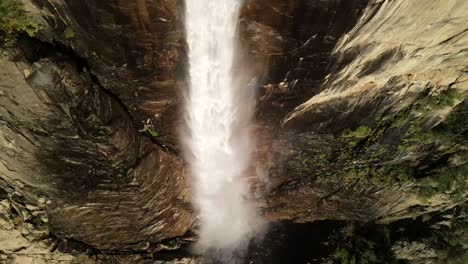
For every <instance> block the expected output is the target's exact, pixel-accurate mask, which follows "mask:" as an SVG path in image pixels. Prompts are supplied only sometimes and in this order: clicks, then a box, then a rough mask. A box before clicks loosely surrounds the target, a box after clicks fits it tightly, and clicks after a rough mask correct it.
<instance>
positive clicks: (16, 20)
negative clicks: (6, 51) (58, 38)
mask: <svg viewBox="0 0 468 264" xmlns="http://www.w3.org/2000/svg"><path fill="white" fill-rule="evenodd" d="M39 29H40V25H39V24H37V23H36V22H34V21H33V20H32V19H31V18H30V17H29V16H28V14H27V12H26V11H25V10H24V7H23V4H22V3H21V2H20V1H18V0H1V1H0V45H1V46H10V45H12V44H13V43H14V42H15V41H16V39H17V37H18V36H19V35H20V34H22V33H26V34H28V35H29V36H31V37H32V36H34V35H35V34H36V33H37V32H38V31H39Z"/></svg>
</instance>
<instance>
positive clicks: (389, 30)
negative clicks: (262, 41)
mask: <svg viewBox="0 0 468 264" xmlns="http://www.w3.org/2000/svg"><path fill="white" fill-rule="evenodd" d="M421 10H427V12H426V11H424V12H421ZM467 12H468V6H467V5H466V3H465V1H449V2H444V3H436V2H430V3H429V2H427V3H424V4H422V3H420V2H419V1H371V2H369V4H368V6H367V8H366V9H365V11H364V13H363V15H362V16H361V18H360V19H359V21H358V22H357V24H356V26H355V27H354V28H353V29H352V30H351V31H350V32H348V33H347V34H346V35H345V36H343V37H342V38H341V39H340V41H339V42H338V44H337V46H336V47H335V48H334V50H333V53H332V56H333V57H334V58H335V59H334V62H333V63H332V64H330V67H329V68H328V72H329V73H328V74H327V76H326V78H325V79H324V80H323V83H322V84H321V86H320V92H319V93H318V94H317V95H315V96H313V97H312V98H310V99H309V100H308V101H307V102H305V103H303V104H302V105H300V106H298V107H297V108H296V109H294V110H293V111H291V112H290V113H289V114H288V115H287V116H286V118H285V119H284V122H283V128H284V129H283V132H281V133H279V134H278V135H277V136H276V139H273V141H274V142H282V143H280V146H281V147H279V148H278V147H276V148H274V147H273V148H270V150H273V151H274V152H275V153H276V159H277V160H279V161H281V162H273V164H280V165H274V166H273V167H272V169H271V177H272V182H273V185H274V186H276V187H274V190H273V191H272V192H271V193H270V194H269V195H268V196H267V197H266V205H265V210H266V212H267V215H269V216H270V217H272V218H280V219H287V218H289V217H292V218H293V219H295V221H299V222H302V221H312V220H314V219H342V220H343V219H355V220H360V221H382V222H388V221H394V220H396V219H401V218H408V217H413V216H414V215H415V214H416V215H418V214H424V213H427V212H430V211H435V210H441V209H444V208H451V207H453V206H455V205H457V204H460V203H464V202H466V199H467V198H466V197H467V192H466V190H467V185H466V184H467V178H466V177H467V173H466V163H467V155H466V143H467V142H466V131H467V129H468V125H467V123H466V121H464V120H466V113H467V108H466V106H467V103H466V93H467V88H468V86H467V85H466V79H467V75H466V47H467V45H468V36H467V35H466V30H465V29H464V28H463V26H462V25H465V24H466V22H467V19H466V17H467V16H466V15H467ZM447 17H449V18H448V19H447ZM302 76H304V75H302ZM279 85H281V84H279ZM309 87H311V88H312V86H309ZM274 142H273V143H271V145H272V146H274V145H275V144H278V143H274Z"/></svg>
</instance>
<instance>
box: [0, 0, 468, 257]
mask: <svg viewBox="0 0 468 264" xmlns="http://www.w3.org/2000/svg"><path fill="white" fill-rule="evenodd" d="M22 2H23V3H24V4H25V8H26V10H27V11H29V12H30V14H31V16H32V17H33V18H34V19H35V20H36V21H37V22H38V23H40V24H41V25H42V29H41V30H40V31H39V33H38V34H37V35H36V36H35V37H34V38H27V37H22V38H21V40H20V41H19V42H18V43H17V44H16V45H15V46H14V47H12V48H8V49H5V48H2V49H1V50H0V52H1V55H0V65H1V67H0V263H199V262H200V261H201V260H200V259H199V258H197V257H195V256H192V255H191V253H190V251H187V244H190V243H191V242H193V241H194V240H195V239H196V235H194V234H192V233H191V232H190V231H189V230H191V229H193V228H194V226H195V225H194V224H195V222H196V217H195V215H194V212H193V210H192V208H191V206H190V193H189V191H188V188H187V187H188V186H187V181H186V179H185V173H184V170H183V166H182V161H181V160H180V158H179V157H178V156H177V153H178V143H177V128H178V126H179V124H180V120H179V118H180V115H179V113H178V111H179V110H178V107H179V104H180V102H181V98H182V95H181V92H182V91H183V90H184V87H185V86H186V80H185V78H186V77H185V75H186V67H187V65H186V53H187V48H186V44H185V40H184V32H183V25H182V23H183V8H184V7H183V1H179V0H165V1H149V0H139V1H98V2H96V1H75V0H50V1H49V0H48V1H44V0H23V1H22ZM467 17H468V5H467V2H466V1H463V0H450V1H443V2H441V1H418V0H405V1H403V0H394V1H390V0H383V1H379V0H370V1H362V0H353V1H341V0H335V1H332V0H327V1H305V0H292V1H263V0H249V1H246V3H245V6H244V8H243V10H242V13H241V23H240V28H239V30H240V34H241V39H242V45H241V46H242V47H241V48H242V51H243V52H242V56H244V57H245V59H246V60H247V61H248V62H249V67H250V69H251V72H252V76H249V77H252V78H253V77H257V79H256V80H252V82H251V83H257V84H258V85H259V86H260V88H259V92H258V107H257V116H256V118H257V123H258V131H259V132H258V134H259V144H258V153H257V156H258V162H257V163H258V165H259V168H262V170H263V172H264V174H267V175H268V177H267V178H263V179H257V182H255V184H256V186H257V185H258V186H259V187H258V189H256V193H255V194H256V197H257V198H258V204H259V207H260V208H261V209H262V211H263V212H264V214H265V216H266V218H268V219H269V220H271V221H273V222H278V221H287V222H282V223H283V224H279V225H273V226H272V228H271V232H270V233H269V234H268V235H267V236H266V239H265V241H264V243H263V244H259V245H253V246H252V249H251V252H250V253H249V254H248V258H247V259H246V261H247V263H248V262H249V261H254V263H285V262H284V261H283V260H292V259H293V256H292V255H295V256H296V257H297V258H296V259H295V260H297V261H298V263H302V262H304V263H306V262H309V263H350V262H345V259H347V261H351V260H350V259H351V258H352V257H353V256H354V259H358V258H360V257H362V255H359V254H358V255H353V254H355V253H356V252H361V253H362V252H367V253H366V254H367V255H365V256H366V258H371V259H372V261H373V262H372V261H370V262H369V263H386V262H383V260H382V259H381V258H382V256H385V257H386V259H385V261H387V260H388V263H464V262H463V261H464V260H466V251H467V244H468V243H466V223H467V221H466V201H467V184H468V180H467V176H468V172H467V165H466V158H467V154H466V153H467V152H466V151H467V150H466V146H467V142H466V139H467V138H468V137H467V128H468V126H467V123H466V120H467V118H466V117H467V102H466V94H467V89H468V86H467V80H468V76H467V72H468V68H467V59H466V58H467V47H468V36H467V32H468V31H467V28H466V25H467V24H468V20H467ZM319 220H321V221H319ZM363 223H367V224H363ZM317 230H318V231H317ZM320 230H322V231H320ZM412 230H416V231H415V232H413V231H412ZM373 234H375V235H373ZM386 234H388V237H387V235H386ZM307 235H309V236H312V237H314V238H316V239H317V241H315V242H314V243H308V241H307V238H308V237H307ZM408 236H409V237H408ZM310 239H312V238H310ZM293 240H298V241H302V242H301V246H300V247H294V248H293V247H291V246H290V245H289V244H290V243H292V242H291V241H293ZM362 241H367V242H362ZM316 242H317V243H316ZM325 243H326V245H325ZM375 244H378V245H379V246H378V247H376V246H369V245H375ZM309 246H310V247H309ZM308 249H311V250H312V249H313V250H312V251H320V252H325V253H326V254H323V255H320V254H318V255H317V254H314V255H307V254H304V255H301V256H298V254H299V253H298V252H299V251H300V252H305V251H307V250H308ZM295 250H296V251H295ZM294 252H296V253H298V254H296V253H294ZM369 252H371V253H369ZM293 253H294V254H293ZM291 254H292V255H291ZM372 256H374V257H372ZM390 259H391V260H392V261H393V260H395V261H399V262H391V261H390ZM274 261H277V262H274ZM278 261H279V262H278ZM282 261H283V262H282ZM340 261H341V262H340ZM440 261H443V262H440ZM444 261H445V262H444ZM356 263H358V262H356Z"/></svg>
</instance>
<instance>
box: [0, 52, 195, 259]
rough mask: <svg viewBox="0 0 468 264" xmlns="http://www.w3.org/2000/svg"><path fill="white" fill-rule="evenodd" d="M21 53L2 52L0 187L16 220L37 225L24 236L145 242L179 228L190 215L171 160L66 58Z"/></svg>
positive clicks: (141, 245) (108, 243)
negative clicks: (31, 57)
mask: <svg viewBox="0 0 468 264" xmlns="http://www.w3.org/2000/svg"><path fill="white" fill-rule="evenodd" d="M35 44H38V43H35ZM47 48H50V47H47ZM20 56H21V54H19V55H17V57H16V58H15V59H14V61H15V62H13V61H9V60H8V59H7V58H6V57H5V56H2V58H1V64H2V67H1V75H2V76H8V78H0V88H1V91H2V96H1V97H0V105H1V108H0V109H2V110H1V112H0V114H1V115H0V117H1V118H0V119H1V126H2V128H1V137H0V141H1V142H3V143H2V144H1V148H2V151H1V153H0V160H1V163H0V164H1V167H0V171H1V176H2V178H1V181H0V187H1V188H2V189H3V190H4V191H5V199H6V201H8V203H9V204H10V207H11V208H13V209H14V212H15V214H18V217H17V218H18V219H19V220H18V221H19V222H20V224H21V225H23V226H31V225H32V226H31V229H33V228H37V229H39V230H43V232H42V233H40V234H28V235H27V236H25V235H24V234H23V236H25V237H26V238H27V239H28V240H29V241H32V240H37V239H44V238H47V235H48V233H49V232H50V233H53V234H54V236H57V237H58V238H60V239H73V240H77V241H81V242H83V243H86V244H88V245H91V246H92V247H93V248H95V249H99V250H125V249H131V250H147V249H148V250H149V249H150V245H151V243H157V242H160V241H162V240H163V239H166V238H173V237H177V236H182V235H184V234H185V233H186V232H187V230H188V229H189V228H190V227H191V225H192V223H193V221H194V220H193V218H192V216H191V209H190V207H189V205H188V198H187V197H188V196H187V195H188V194H187V191H186V186H185V181H184V179H183V175H182V167H181V163H180V161H179V160H178V158H177V157H175V156H172V155H171V154H168V153H166V152H163V151H162V150H161V149H160V148H159V147H157V146H156V145H153V144H151V143H150V142H149V140H148V139H146V138H145V137H142V136H141V135H139V134H138V131H137V130H136V128H135V127H134V125H133V123H132V121H131V119H130V116H129V115H128V114H127V112H126V111H125V109H124V108H123V107H122V106H121V105H120V103H119V102H118V100H116V99H115V98H114V97H113V96H112V95H109V94H108V93H107V92H106V91H105V90H103V88H101V87H100V86H99V85H98V84H96V83H95V82H94V81H93V76H92V75H90V73H89V72H88V70H87V68H86V67H83V65H80V64H79V63H77V62H75V61H73V58H70V57H69V56H67V55H66V54H64V53H61V52H52V53H51V54H44V56H43V57H42V58H38V59H37V60H35V61H31V62H30V61H28V60H25V59H24V58H21V57H20ZM13 209H12V210H13Z"/></svg>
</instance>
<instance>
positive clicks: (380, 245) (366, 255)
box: [331, 225, 397, 264]
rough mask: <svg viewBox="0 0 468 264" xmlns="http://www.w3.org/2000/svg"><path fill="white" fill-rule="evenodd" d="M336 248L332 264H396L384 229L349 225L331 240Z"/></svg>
mask: <svg viewBox="0 0 468 264" xmlns="http://www.w3.org/2000/svg"><path fill="white" fill-rule="evenodd" d="M331 244H332V245H334V246H336V250H335V252H334V253H333V254H332V260H333V263H334V264H374V263H375V264H377V263H382V264H384V263H385V264H393V263H397V261H396V259H395V257H394V255H393V253H392V251H391V241H390V238H389V235H388V231H387V230H386V229H385V228H382V227H377V228H366V227H361V226H356V225H351V226H347V227H345V228H343V229H342V230H341V233H340V234H339V235H338V236H337V237H335V238H332V241H331Z"/></svg>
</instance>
